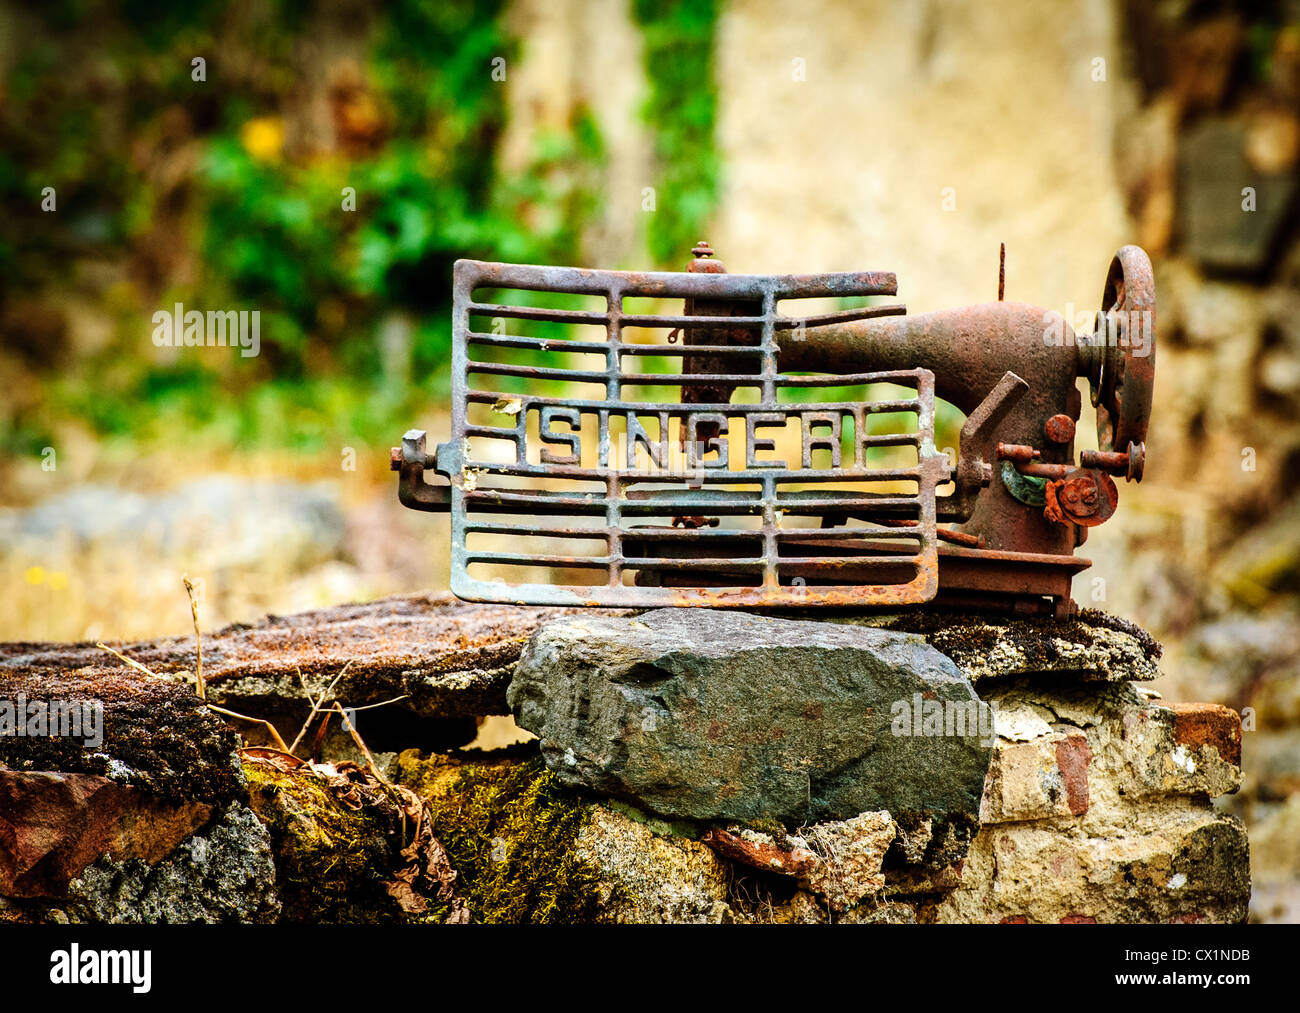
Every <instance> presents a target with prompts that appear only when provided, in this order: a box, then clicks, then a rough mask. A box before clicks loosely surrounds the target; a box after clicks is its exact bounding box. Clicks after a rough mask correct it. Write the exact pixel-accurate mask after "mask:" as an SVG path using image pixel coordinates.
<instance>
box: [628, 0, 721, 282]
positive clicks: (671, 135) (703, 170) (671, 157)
mask: <svg viewBox="0 0 1300 1013" xmlns="http://www.w3.org/2000/svg"><path fill="white" fill-rule="evenodd" d="M718 7H719V4H718V0H670V2H656V0H635V3H634V5H633V12H634V15H635V17H636V20H637V23H638V24H639V25H640V26H641V31H642V34H643V36H644V39H645V66H646V77H647V79H648V81H649V84H650V95H649V98H648V99H647V101H646V106H645V113H644V114H645V119H646V122H647V123H648V124H649V125H650V128H651V130H652V131H653V133H654V152H655V159H656V161H657V162H658V165H659V179H658V183H657V185H656V200H655V204H656V210H655V213H654V215H652V216H651V220H650V226H649V234H648V236H647V244H648V246H649V248H650V255H651V257H653V258H654V260H655V262H656V263H657V264H660V265H663V266H666V267H671V268H674V269H676V270H681V268H682V267H683V266H684V265H683V264H682V263H681V261H682V260H683V258H685V257H687V256H688V253H689V250H690V249H691V247H692V246H694V245H695V244H696V243H697V242H698V241H699V240H700V239H705V238H707V237H706V236H704V235H703V234H702V230H703V227H704V225H705V224H706V223H707V222H708V219H709V216H710V215H711V214H712V212H713V209H714V207H715V206H716V204H717V200H718V177H719V162H718V154H717V151H716V149H715V147H714V141H713V126H714V119H715V116H716V114H717V88H716V87H715V84H714V80H713V36H714V32H715V29H716V27H717V20H718Z"/></svg>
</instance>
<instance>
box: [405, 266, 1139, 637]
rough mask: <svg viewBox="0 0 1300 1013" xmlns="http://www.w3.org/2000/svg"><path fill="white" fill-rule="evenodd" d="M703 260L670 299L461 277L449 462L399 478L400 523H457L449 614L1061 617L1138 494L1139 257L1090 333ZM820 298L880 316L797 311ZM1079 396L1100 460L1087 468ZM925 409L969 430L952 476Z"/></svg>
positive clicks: (893, 289)
mask: <svg viewBox="0 0 1300 1013" xmlns="http://www.w3.org/2000/svg"><path fill="white" fill-rule="evenodd" d="M693 252H694V254H695V259H694V260H693V261H692V263H691V264H690V265H689V269H688V270H687V271H686V272H682V273H673V272H621V271H597V270H582V269H576V268H567V267H536V266H525V265H516V264H494V263H483V262H478V261H468V260H462V261H459V262H457V264H456V266H455V274H454V310H453V313H454V317H453V350H452V363H451V369H452V402H451V434H450V439H449V440H448V441H447V442H445V443H442V444H440V445H439V446H438V447H437V452H436V453H435V454H433V455H430V454H429V453H428V452H427V449H426V436H425V433H424V432H423V431H420V430H411V431H410V432H408V433H406V435H405V436H404V437H403V440H402V446H401V447H400V448H394V450H393V456H392V468H393V470H394V471H397V472H398V473H399V475H400V482H399V497H400V499H401V502H402V503H403V504H404V505H406V506H408V507H411V508H413V509H416V510H431V511H450V513H451V529H452V530H451V587H452V590H453V591H454V592H455V593H456V594H457V595H458V596H460V597H461V598H464V599H467V600H470V601H483V602H514V603H520V604H524V603H527V604H549V605H590V606H609V607H649V606H666V605H705V606H743V607H748V608H753V607H764V606H768V607H783V608H797V607H801V606H808V605H819V606H831V607H845V608H868V609H892V608H896V607H897V606H904V605H915V606H919V605H922V604H925V603H933V604H935V605H937V606H941V607H954V608H978V609H990V610H995V611H1007V612H1015V613H1027V614H1033V613H1046V614H1056V615H1068V614H1071V613H1072V612H1073V611H1074V609H1075V605H1074V603H1073V601H1072V600H1071V598H1070V581H1071V578H1072V576H1073V575H1074V574H1075V573H1077V572H1078V571H1080V570H1082V569H1085V568H1086V567H1087V566H1089V565H1090V564H1089V561H1088V560H1086V559H1081V558H1079V557H1078V556H1076V555H1074V550H1075V548H1076V547H1077V546H1078V545H1080V544H1082V543H1083V541H1084V538H1085V536H1086V535H1087V532H1088V528H1090V527H1092V526H1094V525H1097V524H1100V523H1102V522H1103V521H1105V520H1106V519H1107V518H1109V517H1110V516H1111V515H1112V514H1113V513H1114V511H1115V508H1116V504H1117V501H1118V491H1117V487H1116V483H1115V477H1118V476H1122V477H1123V478H1124V479H1126V480H1128V481H1140V480H1141V478H1142V469H1143V463H1144V459H1145V446H1144V440H1145V437H1146V431H1147V423H1148V419H1149V416H1150V410H1151V395H1152V383H1153V379H1154V370H1155V291H1154V283H1153V279H1152V272H1151V263H1150V261H1149V260H1148V258H1147V256H1146V254H1145V253H1144V252H1143V251H1142V250H1141V249H1139V248H1138V247H1136V246H1126V247H1124V248H1123V249H1121V250H1120V251H1119V252H1118V253H1117V254H1116V256H1115V258H1114V260H1113V261H1112V263H1111V265H1110V270H1109V273H1108V274H1107V276H1106V282H1105V288H1104V292H1103V296H1102V301H1101V311H1100V312H1099V313H1098V314H1097V316H1096V324H1095V328H1094V329H1093V332H1092V333H1082V334H1076V333H1075V331H1074V328H1073V327H1072V326H1071V324H1070V323H1069V322H1068V321H1065V320H1064V319H1063V318H1061V317H1060V316H1059V315H1057V314H1055V313H1050V312H1048V311H1046V310H1044V309H1042V308H1040V307H1036V306H1031V305H1027V304H1025V303H1017V302H1006V301H1003V291H1002V284H1001V281H999V292H998V301H997V302H989V303H984V304H981V305H974V306H963V307H960V308H957V309H950V310H944V311H940V312H935V313H926V314H923V315H919V316H908V315H906V309H905V307H903V306H902V305H898V304H894V303H887V304H884V305H881V304H879V303H878V302H876V301H874V300H868V299H863V298H862V297H881V296H893V295H895V294H896V293H897V283H896V280H895V276H894V275H893V274H890V273H885V272H863V273H845V274H818V275H733V274H727V273H726V271H725V269H724V267H723V266H722V263H721V262H720V261H718V260H717V259H715V258H714V257H713V251H712V250H711V249H709V247H708V246H707V244H704V243H701V244H700V245H699V246H697V247H696V248H695V250H694V251H693ZM678 299H680V300H683V301H684V303H683V307H682V311H681V312H680V313H669V314H664V313H657V312H649V310H650V309H657V308H660V307H661V306H662V305H663V303H664V301H666V300H678ZM808 299H820V300H823V301H826V300H832V301H835V302H834V303H833V305H835V306H838V307H845V306H848V305H849V304H850V303H858V304H861V303H864V302H865V303H867V305H856V306H854V307H853V308H837V309H832V310H831V311H829V312H821V313H816V314H811V315H804V316H800V315H799V314H798V313H792V312H789V311H788V307H793V306H795V305H796V303H797V301H798V300H808ZM480 300H481V301H480ZM574 303H578V304H580V305H582V306H585V307H586V308H572V306H573V304H574ZM565 307H568V308H565ZM524 332H530V333H524ZM1080 377H1086V378H1087V379H1088V384H1089V390H1090V396H1091V400H1092V402H1093V404H1094V405H1095V406H1096V412H1097V420H1098V424H1097V428H1098V445H1099V447H1100V449H1099V450H1096V451H1092V450H1084V451H1083V452H1082V453H1080V454H1079V455H1078V461H1077V463H1076V460H1075V451H1074V437H1075V425H1076V422H1077V421H1078V419H1079V415H1080V409H1081V402H1082V398H1081V395H1080V392H1079V389H1078V386H1077V380H1078V378H1080ZM651 395H654V396H651ZM673 396H677V400H675V401H673V400H665V398H671V397H673ZM936 399H942V400H943V401H946V402H948V404H949V405H951V406H952V407H953V408H955V409H957V410H958V411H960V412H961V413H962V414H963V415H964V417H965V418H964V422H962V423H961V426H960V439H959V441H958V447H957V448H956V454H955V460H954V455H953V453H952V451H951V450H949V451H947V452H945V451H943V450H941V449H940V448H938V447H936V445H935V411H936ZM952 417H953V418H954V419H956V418H957V416H956V415H955V413H954V414H953V416H952ZM953 424H954V425H955V424H956V423H955V422H954V423H953ZM430 470H432V471H434V472H436V473H437V474H438V475H441V476H443V478H444V479H445V480H446V482H445V483H442V482H435V483H430V482H427V481H426V479H425V473H426V472H427V471H430ZM941 524H942V525H943V526H940V525H941ZM503 575H504V577H503ZM516 575H519V576H521V577H522V578H523V579H521V580H519V581H518V582H510V581H508V580H507V579H505V578H509V577H513V576H516Z"/></svg>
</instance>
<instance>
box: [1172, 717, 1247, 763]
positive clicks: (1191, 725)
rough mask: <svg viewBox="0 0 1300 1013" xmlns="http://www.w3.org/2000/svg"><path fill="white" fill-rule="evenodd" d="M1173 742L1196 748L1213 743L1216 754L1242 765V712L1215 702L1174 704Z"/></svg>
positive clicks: (1229, 761) (1227, 760)
mask: <svg viewBox="0 0 1300 1013" xmlns="http://www.w3.org/2000/svg"><path fill="white" fill-rule="evenodd" d="M1169 709H1170V710H1172V711H1173V712H1174V742H1175V743H1177V744H1178V745H1180V746H1186V747H1187V748H1188V749H1191V750H1194V751H1199V750H1200V748H1201V747H1202V746H1212V747H1213V748H1214V749H1216V750H1218V753H1219V756H1220V757H1221V758H1222V759H1223V760H1224V761H1225V762H1227V763H1231V764H1232V765H1233V766H1235V767H1240V766H1241V715H1240V714H1238V713H1237V712H1236V711H1235V710H1233V709H1232V708H1230V707H1221V706H1220V705H1219V704H1217V703H1173V704H1170V705H1169Z"/></svg>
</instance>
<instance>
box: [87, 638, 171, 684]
mask: <svg viewBox="0 0 1300 1013" xmlns="http://www.w3.org/2000/svg"><path fill="white" fill-rule="evenodd" d="M95 646H96V647H98V648H100V649H101V650H105V651H107V652H108V653H109V654H111V655H113V656H114V657H115V658H120V659H121V660H122V661H125V662H126V663H127V664H128V665H130V666H131V667H132V668H134V669H136V670H137V671H140V672H143V673H144V674H145V675H147V676H149V678H150V679H161V678H163V677H162V676H161V675H156V674H154V673H153V672H151V671H149V669H147V668H145V667H144V666H143V665H142V664H140V662H138V661H132V660H131V659H130V658H128V657H127V656H126V655H125V654H123V653H122V652H121V651H115V650H113V648H111V647H109V646H108V644H99V643H97V644H95Z"/></svg>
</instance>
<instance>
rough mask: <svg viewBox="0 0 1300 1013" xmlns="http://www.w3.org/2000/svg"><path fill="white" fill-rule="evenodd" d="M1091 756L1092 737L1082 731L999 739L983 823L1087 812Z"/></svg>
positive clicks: (987, 782)
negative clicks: (1022, 738) (1029, 737)
mask: <svg viewBox="0 0 1300 1013" xmlns="http://www.w3.org/2000/svg"><path fill="white" fill-rule="evenodd" d="M1091 760H1092V751H1091V750H1090V749H1089V747H1088V739H1087V736H1085V735H1083V734H1082V733H1079V732H1074V733H1070V734H1064V735H1063V734H1051V735H1041V736H1039V737H1038V738H1036V739H1031V740H1030V741H1028V742H1007V741H1006V740H999V741H998V743H997V745H996V746H995V748H994V750H993V760H992V762H991V763H990V764H989V772H988V776H987V777H986V778H985V781H984V796H983V799H982V800H981V803H980V822H981V823H1012V822H1021V821H1025V820H1045V819H1052V818H1054V817H1059V816H1081V815H1082V814H1083V813H1086V812H1087V811H1088V764H1089V762H1090V761H1091Z"/></svg>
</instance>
